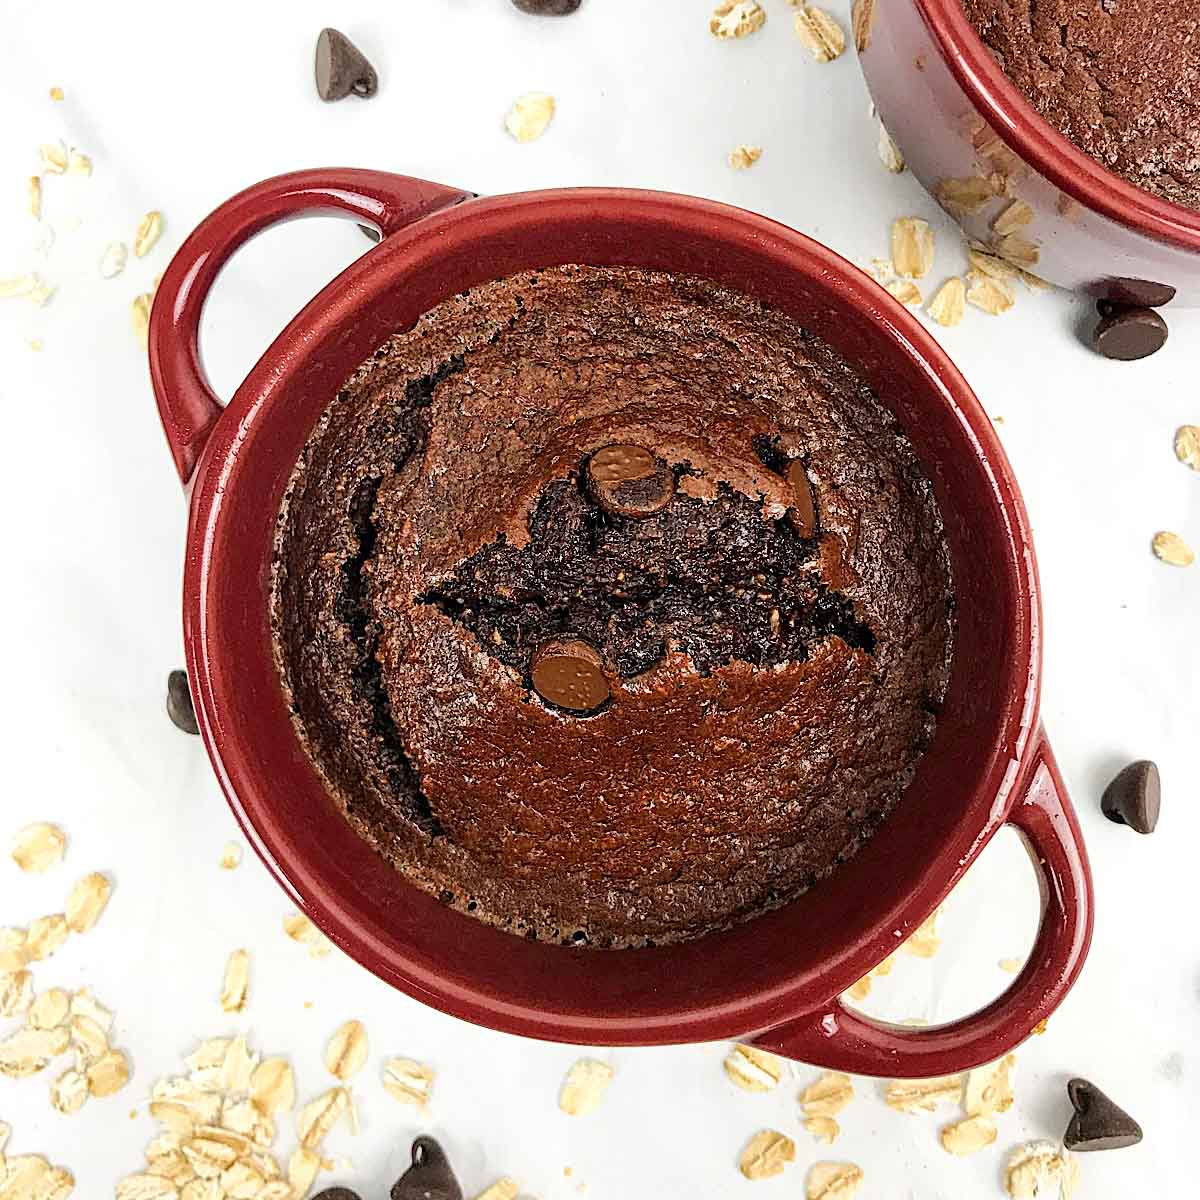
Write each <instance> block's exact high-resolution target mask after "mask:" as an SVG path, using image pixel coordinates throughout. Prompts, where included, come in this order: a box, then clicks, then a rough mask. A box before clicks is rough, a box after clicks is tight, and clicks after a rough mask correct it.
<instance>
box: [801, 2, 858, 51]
mask: <svg viewBox="0 0 1200 1200" xmlns="http://www.w3.org/2000/svg"><path fill="white" fill-rule="evenodd" d="M796 36H797V37H798V38H799V39H800V41H801V42H802V43H803V44H804V48H805V49H806V50H807V51H808V52H809V53H810V54H811V55H812V56H813V58H815V59H816V60H817V62H819V63H826V62H832V61H833V60H834V59H835V58H837V57H838V56H839V55H840V54H841V53H842V51H843V50H845V49H846V34H845V32H844V31H843V30H842V27H841V26H840V25H839V24H838V23H837V20H836V19H835V18H834V17H833V16H831V15H830V14H829V13H827V12H826V11H825V10H824V9H823V8H818V7H817V6H816V5H815V4H805V5H802V6H801V7H800V9H799V10H798V11H797V13H796Z"/></svg>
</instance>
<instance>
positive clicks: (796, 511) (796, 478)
mask: <svg viewBox="0 0 1200 1200" xmlns="http://www.w3.org/2000/svg"><path fill="white" fill-rule="evenodd" d="M787 481H788V483H789V484H790V485H791V488H792V495H793V498H794V499H793V506H792V508H790V509H789V510H788V516H789V517H791V519H792V524H794V525H795V526H796V532H797V533H799V535H800V536H801V537H806V538H810V537H812V536H813V535H814V534H815V533H816V532H817V508H816V505H815V504H814V503H813V494H812V484H811V483H809V482H808V472H807V471H805V469H804V464H803V463H802V462H801V461H800V460H799V459H798V458H794V459H792V461H791V462H790V463H789V464H788V469H787Z"/></svg>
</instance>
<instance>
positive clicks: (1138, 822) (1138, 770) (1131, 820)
mask: <svg viewBox="0 0 1200 1200" xmlns="http://www.w3.org/2000/svg"><path fill="white" fill-rule="evenodd" d="M1161 804H1162V784H1161V782H1160V780H1159V777H1158V767H1156V766H1155V765H1154V763H1152V762H1150V761H1149V759H1141V760H1139V761H1138V762H1133V763H1130V764H1129V766H1127V767H1125V768H1124V769H1123V770H1122V771H1120V772H1119V773H1118V774H1117V776H1116V778H1115V779H1114V780H1113V781H1112V783H1110V784H1109V785H1108V787H1106V788H1105V789H1104V795H1103V796H1102V797H1101V799H1100V811H1101V812H1103V813H1104V815H1105V816H1106V817H1107V818H1108V819H1109V820H1110V821H1115V822H1116V823H1117V824H1118V825H1128V826H1129V828H1130V829H1135V830H1137V832H1138V833H1153V832H1154V827H1155V826H1156V825H1157V824H1158V813H1159V809H1160V807H1161Z"/></svg>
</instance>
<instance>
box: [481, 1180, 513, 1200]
mask: <svg viewBox="0 0 1200 1200" xmlns="http://www.w3.org/2000/svg"><path fill="white" fill-rule="evenodd" d="M520 1190H521V1188H520V1186H519V1185H518V1183H517V1182H516V1180H515V1179H509V1178H508V1176H507V1175H506V1176H505V1177H504V1178H503V1179H497V1180H496V1182H495V1183H493V1184H492V1185H491V1186H490V1187H486V1188H484V1189H483V1191H482V1192H480V1193H479V1195H478V1196H476V1197H475V1200H517V1193H518V1192H520Z"/></svg>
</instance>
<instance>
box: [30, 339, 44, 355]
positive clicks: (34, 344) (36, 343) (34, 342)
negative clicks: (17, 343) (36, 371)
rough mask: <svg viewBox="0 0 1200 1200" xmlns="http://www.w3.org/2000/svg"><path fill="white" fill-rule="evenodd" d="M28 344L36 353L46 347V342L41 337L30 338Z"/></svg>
mask: <svg viewBox="0 0 1200 1200" xmlns="http://www.w3.org/2000/svg"><path fill="white" fill-rule="evenodd" d="M27 344H28V346H29V348H30V350H33V351H35V352H36V351H38V350H41V349H42V347H43V346H44V345H45V342H43V341H42V339H41V338H40V337H35V338H28V339H27Z"/></svg>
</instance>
